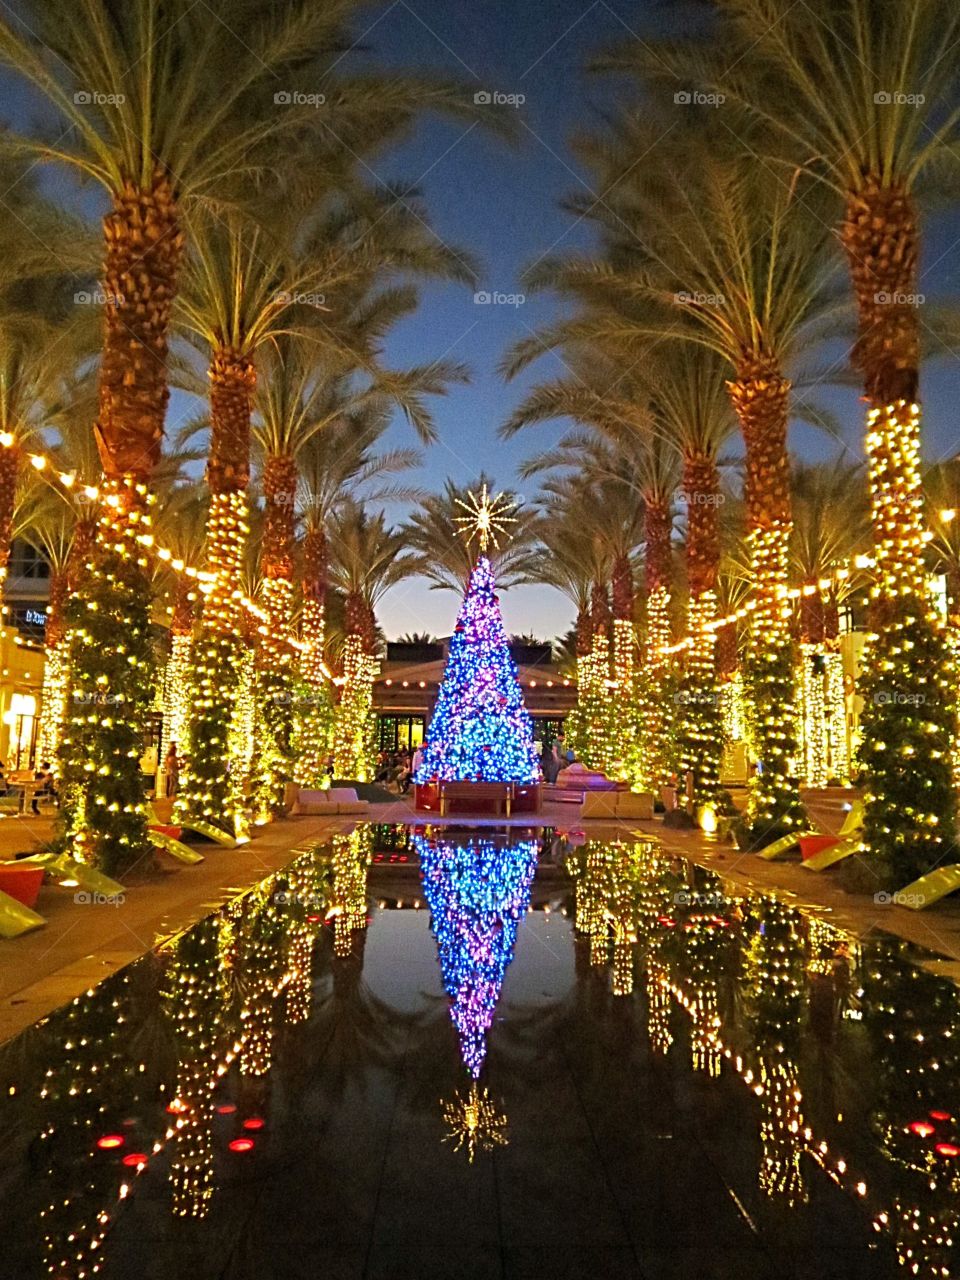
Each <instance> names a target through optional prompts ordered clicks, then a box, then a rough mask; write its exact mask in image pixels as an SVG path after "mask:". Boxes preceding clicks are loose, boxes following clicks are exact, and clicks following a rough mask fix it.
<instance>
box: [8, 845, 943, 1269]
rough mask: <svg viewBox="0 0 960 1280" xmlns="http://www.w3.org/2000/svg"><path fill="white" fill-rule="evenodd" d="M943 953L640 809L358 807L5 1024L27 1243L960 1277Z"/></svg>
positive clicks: (13, 1196) (137, 1260) (22, 1236)
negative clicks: (647, 817) (741, 883)
mask: <svg viewBox="0 0 960 1280" xmlns="http://www.w3.org/2000/svg"><path fill="white" fill-rule="evenodd" d="M223 856H229V855H228V854H224V855H223ZM931 960H932V958H931V957H930V956H929V955H927V954H926V953H923V952H921V951H919V950H918V949H917V948H915V947H912V946H911V945H910V944H907V943H905V942H901V941H899V940H896V939H893V938H891V937H889V936H887V935H884V934H876V935H872V936H870V937H868V938H866V939H863V940H860V941H858V940H856V939H854V938H851V937H849V936H848V935H847V934H845V933H844V932H843V931H842V930H839V929H837V928H836V927H834V926H833V925H832V924H831V923H830V920H829V915H828V914H824V913H813V912H803V911H799V910H796V909H794V908H792V907H790V906H789V905H786V904H784V903H783V902H781V901H778V900H777V899H775V898H773V897H770V896H767V895H759V894H749V893H746V892H745V891H744V890H742V889H740V888H733V887H731V886H729V885H727V884H725V883H724V882H723V881H721V880H720V879H719V878H718V877H717V876H716V875H714V874H713V873H710V872H707V871H705V870H703V869H701V868H696V867H694V866H692V865H691V864H688V863H686V862H684V861H682V860H679V859H675V858H670V857H667V856H664V855H663V854H662V852H661V851H660V850H659V849H658V847H657V846H655V845H654V844H652V843H651V842H649V841H646V840H642V841H633V840H631V841H627V842H613V843H610V842H597V841H588V842H586V843H582V844H580V845H577V846H571V845H570V844H569V843H568V842H567V841H566V840H564V839H562V838H560V837H558V836H557V835H556V834H555V833H553V832H545V833H539V832H528V833H525V832H522V831H517V830H513V831H510V832H507V831H504V832H502V833H501V834H500V835H497V834H496V833H494V832H491V831H490V830H489V829H488V830H475V831H470V830H468V829H464V830H461V831H459V832H454V831H451V830H450V829H446V830H443V831H440V830H435V831H434V832H433V833H431V832H430V830H429V829H421V830H419V831H411V830H408V829H406V828H394V827H376V826H365V827H361V828H358V829H357V831H356V832H354V833H353V834H352V835H349V836H346V835H345V836H337V837H334V839H333V841H332V843H331V844H329V845H326V846H321V847H319V848H317V849H315V850H311V851H309V852H307V853H304V854H302V855H299V856H297V857H296V858H295V859H294V860H293V861H292V863H291V865H290V866H289V867H288V868H287V869H286V870H285V871H284V872H281V873H279V874H277V875H273V876H271V877H269V878H268V879H267V880H265V881H264V882H263V884H261V885H259V886H257V887H256V888H255V889H254V890H253V891H251V892H250V893H248V894H246V895H244V896H243V897H241V898H238V899H237V900H236V901H235V902H233V903H232V904H230V905H229V906H227V907H225V908H224V909H223V910H221V911H219V912H217V913H215V914H213V915H211V916H209V917H208V918H207V919H205V920H203V921H201V922H200V923H199V924H198V925H196V926H195V927H194V928H192V929H191V930H189V931H188V932H186V933H184V934H183V935H181V936H180V937H179V938H177V939H174V940H173V941H172V942H171V943H170V944H168V945H167V946H165V947H163V948H161V949H160V950H158V951H157V952H155V953H153V954H150V955H147V956H145V957H144V958H143V959H142V960H140V961H139V962H137V963H136V964H134V965H131V966H130V967H129V968H127V969H126V970H124V971H123V972H121V973H119V974H117V975H114V976H113V977H112V978H110V979H108V980H106V981H105V982H103V983H102V984H101V985H99V986H98V987H96V988H94V989H93V990H91V991H90V992H88V993H87V994H86V995H84V996H82V997H81V998H80V999H78V1000H77V1001H75V1002H74V1003H73V1004H72V1005H70V1006H68V1007H67V1008H66V1009H64V1010H61V1011H59V1012H58V1013H56V1014H55V1015H53V1016H52V1017H50V1018H48V1019H46V1020H44V1021H43V1022H42V1023H40V1024H38V1025H37V1026H36V1027H34V1028H32V1029H31V1030H30V1031H28V1032H27V1033H26V1034H24V1035H22V1036H20V1037H19V1038H17V1039H16V1040H13V1041H11V1042H9V1043H8V1044H7V1045H5V1046H3V1048H2V1050H0V1090H2V1095H0V1109H2V1110H0V1137H2V1146H0V1221H2V1222H3V1223H4V1224H5V1226H6V1228H7V1229H6V1230H5V1231H4V1243H3V1253H2V1257H0V1276H3V1277H4V1280H6V1278H7V1277H10V1280H33V1278H34V1277H42V1276H47V1277H51V1276H52V1277H56V1278H58V1280H85V1278H86V1277H88V1276H94V1275H96V1276H100V1277H107V1280H154V1278H156V1280H161V1278H162V1280H170V1278H171V1277H181V1276H182V1277H185V1278H189V1280H241V1278H242V1280H248V1278H249V1280H254V1277H255V1278H256V1280H274V1278H276V1280H281V1278H282V1280H300V1277H304V1278H306V1277H310V1278H311V1280H313V1278H314V1277H330V1278H331V1280H337V1278H339V1277H344V1278H350V1280H352V1278H354V1277H357V1278H359V1277H377V1278H378V1280H379V1278H384V1280H394V1278H397V1280H399V1278H401V1277H407V1276H410V1277H417V1278H430V1277H458V1278H460V1277H462V1278H464V1280H470V1278H472V1277H477V1278H478V1280H487V1277H500V1276H509V1277H527V1276H529V1277H549V1276H556V1277H567V1276H591V1277H592V1276H604V1277H605V1276H616V1277H632V1276H638V1277H640V1276H642V1277H650V1278H652V1280H659V1278H661V1277H663V1278H667V1277H670V1278H672V1277H681V1276H682V1277H686V1278H699V1277H716V1278H717V1280H724V1278H725V1277H736V1278H737V1280H741V1277H744V1276H750V1277H777V1278H778V1280H782V1277H787V1276H796V1277H804V1278H806V1277H810V1278H811V1280H813V1278H814V1277H817V1278H821V1277H834V1276H835V1277H838V1280H839V1278H840V1277H843V1278H844V1280H848V1278H853V1280H855V1278H856V1277H861V1276H863V1277H886V1276H895V1275H898V1274H905V1275H920V1276H938V1277H948V1276H952V1275H955V1274H956V1272H957V1268H958V1265H960V1264H958V1263H957V1261H956V1247H955V1245H954V1241H953V1231H954V1226H955V1221H956V1215H957V1205H958V1196H957V1192H958V1189H960V1135H958V1132H957V1127H956V1125H955V1122H954V1119H953V1117H954V1115H955V1114H956V1113H957V1106H958V1105H960V1099H958V1084H960V1061H958V1053H957V1031H956V1029H957V1026H958V1017H957V1015H958V1012H960V1006H958V999H957V988H956V987H955V986H954V984H953V983H952V982H950V981H949V980H948V979H947V978H945V977H943V976H940V975H938V974H937V973H935V972H933V971H932V969H931V968H930V967H928V966H929V965H930V963H931ZM955 1144H956V1145H955Z"/></svg>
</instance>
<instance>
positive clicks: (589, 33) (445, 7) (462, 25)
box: [3, 0, 960, 638]
mask: <svg viewBox="0 0 960 1280" xmlns="http://www.w3.org/2000/svg"><path fill="white" fill-rule="evenodd" d="M677 14H678V9H677V6H676V5H674V4H673V3H672V2H671V3H665V4H659V3H656V2H655V0H648V2H647V3H641V2H638V0H594V2H593V3H585V0H535V3H529V2H528V3H527V4H526V5H523V4H518V3H517V0H476V2H468V0H415V3H409V2H408V0H392V2H389V3H385V4H382V5H380V6H378V7H373V8H371V9H370V10H368V11H367V12H366V14H365V20H364V21H361V24H360V27H359V29H358V33H357V34H358V37H359V38H358V48H357V50H356V52H355V53H354V54H352V55H351V57H352V58H356V60H357V63H358V64H359V65H363V64H367V63H370V62H372V63H381V64H382V63H387V64H390V65H396V66H403V67H410V68H414V69H416V68H420V69H423V70H426V71H435V72H439V73H443V74H444V75H449V76H453V77H457V78H460V79H462V81H463V82H464V85H465V86H466V87H467V88H468V89H469V90H472V91H474V92H477V91H488V92H493V91H499V92H500V93H503V94H507V95H515V96H517V97H518V98H519V97H520V96H521V95H522V98H523V101H522V103H520V104H519V105H517V106H516V108H515V110H516V112H517V117H518V121H519V130H518V132H519V142H518V143H517V145H510V144H507V143H503V142H501V141H499V140H498V139H497V138H495V137H493V136H491V135H490V134H489V133H487V132H485V131H484V130H483V129H482V128H481V127H480V126H479V125H465V124H451V123H448V122H444V121H440V120H437V119H426V120H424V121H422V122H421V125H420V127H419V128H418V130H417V132H416V135H415V136H414V137H413V138H411V139H410V140H409V141H407V142H405V143H404V144H403V145H402V146H400V147H398V148H396V149H394V150H393V151H392V152H391V153H390V154H389V155H388V156H385V157H384V158H383V159H382V161H380V162H378V164H377V166H376V173H374V172H372V171H371V173H370V174H369V176H370V178H371V180H373V179H374V178H378V179H383V180H390V179H401V178H402V179H405V180H407V181H410V182H413V183H415V184H417V185H419V186H420V188H421V189H422V192H423V196H424V199H425V201H426V204H427V206H428V208H429V210H430V214H431V217H432V221H433V225H434V227H435V229H436V230H437V232H438V234H440V235H441V236H442V237H443V239H444V240H445V241H446V242H447V243H448V244H449V245H451V246H462V247H463V248H464V249H466V250H469V251H470V253H471V254H472V255H473V256H474V257H475V258H478V259H479V260H480V262H481V263H482V278H481V281H480V289H481V290H482V291H484V292H485V293H487V294H490V295H501V296H503V297H509V296H511V295H513V298H514V300H513V302H508V301H500V302H493V303H488V304H486V305H481V304H477V303H476V302H475V301H474V296H473V291H472V290H471V289H468V288H466V287H463V286H452V285H451V286H427V287H425V288H424V289H423V303H422V306H421V307H420V309H419V311H418V312H417V313H416V314H415V315H414V316H412V317H410V318H408V319H407V320H405V321H403V322H402V323H401V324H400V325H398V326H397V327H396V329H395V330H394V331H393V332H392V333H391V335H390V338H389V340H388V342H387V360H388V363H390V364H392V365H393V366H394V367H403V366H404V365H407V364H421V363H425V362H427V361H429V360H431V359H435V358H440V357H444V356H446V357H449V358H452V359H455V360H458V361H462V362H464V363H466V364H467V365H468V366H469V367H470V369H471V370H472V374H473V380H472V382H471V383H470V385H468V386H465V387H455V388H454V389H453V390H452V391H451V393H450V394H449V395H448V396H446V397H445V398H440V399H436V400H434V401H433V408H434V413H435V417H436V420H437V425H438V429H439V434H440V439H439V441H438V443H436V444H435V445H433V446H432V447H431V448H430V449H429V450H428V451H427V453H426V455H425V458H424V463H423V466H422V467H421V468H420V469H419V471H417V472H415V473H412V479H413V481H414V482H415V483H416V484H418V485H420V486H422V487H423V488H425V489H431V490H432V489H439V488H440V487H441V486H442V484H443V481H444V479H445V478H446V477H447V476H450V477H452V478H453V479H454V480H456V481H457V482H458V483H467V482H469V481H471V480H473V479H475V478H476V476H477V475H478V473H479V472H480V470H481V469H484V470H486V471H487V472H488V473H489V474H491V475H492V476H493V478H494V480H495V482H496V484H497V485H498V486H502V487H513V486H516V485H517V484H518V481H517V476H516V467H517V465H518V463H519V462H521V461H522V460H523V459H525V458H527V457H529V456H530V455H532V454H534V453H536V452H538V451H539V450H540V449H541V448H544V447H546V446H548V445H549V444H550V443H551V441H553V440H555V439H557V438H558V437H559V436H560V435H561V434H562V432H563V430H564V424H562V423H554V424H547V425H544V426H541V427H537V428H533V429H531V430H529V431H527V432H524V433H521V434H520V435H519V436H517V437H515V438H514V439H513V440H511V441H509V442H506V443H504V442H502V441H501V440H499V439H498V436H497V429H498V427H499V426H500V424H501V423H502V422H503V421H504V420H505V419H506V418H507V417H508V416H509V415H510V412H511V411H512V409H513V407H514V406H515V405H516V404H517V402H518V401H519V400H520V399H521V398H522V397H523V395H524V393H525V391H526V390H527V389H528V388H529V386H530V385H531V384H532V383H534V382H538V381H541V380H543V379H546V378H549V377H551V376H553V375H555V374H556V373H557V372H558V371H559V370H560V368H561V366H560V364H559V362H558V361H557V359H556V358H555V357H553V356H545V357H544V358H543V359H542V360H541V361H539V362H538V363H537V364H536V365H535V366H534V367H533V368H532V369H531V370H530V371H529V372H528V373H527V374H526V375H525V376H524V377H521V378H518V379H517V380H516V381H515V382H513V383H511V384H505V383H504V382H503V380H502V379H501V378H500V376H499V375H498V373H497V365H498V363H499V362H500V360H501V359H502V357H503V355H504V353H505V352H506V351H507V350H508V348H509V347H510V346H511V345H512V344H513V343H514V342H516V341H517V340H518V339H520V338H523V337H525V336H528V335H529V334H530V333H532V332H534V331H536V330H537V329H539V328H540V327H541V326H542V325H544V324H545V323H546V322H548V321H549V320H550V319H551V318H552V317H553V316H555V315H556V312H557V306H558V304H557V301H556V299H554V298H553V297H551V296H550V295H541V296H536V295H534V296H528V297H527V298H526V299H525V300H524V301H523V302H520V301H519V299H517V298H516V295H519V294H521V293H522V285H521V282H520V275H521V272H522V271H523V269H524V268H525V267H527V266H529V265H531V264H532V263H534V262H535V261H536V260H537V259H538V258H540V257H541V256H544V255H546V254H549V253H552V252H556V251H562V250H564V249H575V248H584V247H587V246H589V245H590V243H591V235H592V233H591V229H590V227H589V225H588V223H587V222H586V221H580V222H577V220H576V219H574V218H573V217H572V216H570V215H568V214H567V213H565V212H564V211H563V210H562V209H561V207H560V201H561V199H562V198H563V197H564V196H565V195H567V194H569V193H572V192H576V191H580V192H583V191H586V190H589V187H588V186H587V183H586V180H585V175H584V174H583V173H582V171H581V170H580V169H579V167H578V165H577V163H576V161H575V159H574V158H573V156H572V154H571V153H570V150H569V145H568V143H569V139H570V137H571V135H572V134H574V133H575V132H576V131H577V130H578V129H584V128H589V127H590V126H591V124H592V123H594V122H599V115H600V112H601V111H602V110H603V109H604V108H605V107H609V106H610V105H611V104H612V103H613V101H614V100H615V97H616V92H617V86H616V85H614V84H611V83H609V82H607V81H605V80H604V79H602V78H600V77H595V76H591V75H588V74H587V73H586V71H585V65H586V63H587V61H588V59H589V57H590V56H591V54H592V53H594V52H595V51H597V50H598V49H600V48H602V47H604V46H605V45H608V44H610V43H611V42H614V41H617V40H620V39H623V38H627V37H628V36H629V35H630V34H631V32H632V33H635V34H636V35H638V36H641V37H642V36H644V35H649V34H663V33H664V31H665V30H666V26H667V24H668V22H670V21H676V18H677ZM4 80H5V83H6V88H5V91H4V94H3V100H4V103H5V115H6V118H7V119H8V120H10V121H11V122H12V123H14V124H15V125H19V126H21V127H22V126H23V124H24V123H25V122H26V120H27V119H28V117H31V116H33V115H35V109H34V108H33V107H32V106H31V105H30V104H29V101H28V98H27V96H26V95H25V93H24V92H23V91H22V89H21V88H20V87H19V86H11V85H9V82H7V81H6V78H4ZM667 109H668V110H675V111H678V112H679V111H682V110H684V108H683V107H674V106H673V104H672V103H669V104H668V108H667ZM663 145H665V146H669V139H666V140H665V142H664V144H663ZM45 185H48V186H49V187H50V188H51V189H52V190H54V191H55V192H57V193H58V194H60V195H63V194H65V193H66V191H67V190H68V189H69V188H68V187H67V185H66V183H65V182H64V179H63V178H62V177H60V176H57V175H56V173H55V171H50V172H49V173H48V175H47V176H46V177H45ZM593 194H594V195H595V196H599V195H600V194H602V193H596V192H594V193H593ZM101 200H102V196H101V194H100V192H99V191H98V190H96V189H88V191H87V193H86V194H84V195H82V196H81V197H80V203H81V204H82V206H83V207H85V208H86V209H87V211H88V212H90V213H91V214H93V213H96V212H97V211H98V209H99V208H100V207H101V205H100V201H101ZM925 231H926V239H925V243H924V276H923V279H922V281H921V286H922V287H923V288H924V290H925V293H926V296H927V298H928V299H931V298H933V297H934V296H937V295H940V296H942V295H943V294H945V293H949V292H955V291H956V286H957V249H956V246H957V243H958V236H960V221H958V219H957V217H956V215H953V217H952V218H951V219H950V220H949V221H947V222H945V223H942V224H936V223H935V224H934V225H933V226H930V225H928V226H927V227H926V228H925ZM934 279H935V280H936V284H935V285H934V283H933V282H934ZM928 350H929V351H931V352H933V351H939V353H940V355H941V357H942V359H940V360H939V361H937V362H935V363H931V364H928V366H927V367H926V369H925V371H924V382H923V386H924V395H925V403H926V427H925V433H926V437H925V451H926V455H927V457H928V459H930V460H937V459H940V458H943V457H946V456H951V455H952V454H953V453H955V452H956V449H957V445H956V435H957V433H956V426H955V421H954V418H955V413H954V399H955V395H954V391H953V388H954V387H955V385H956V363H955V356H954V355H953V354H952V353H950V352H949V351H947V349H946V348H945V347H944V346H943V344H942V343H940V342H939V341H938V340H934V339H931V341H930V343H929V344H928ZM832 354H833V355H834V356H835V358H836V359H837V360H838V361H839V362H840V363H842V348H841V347H838V348H837V350H836V352H834V353H832ZM818 363H822V362H818ZM814 398H816V399H820V400H821V401H822V402H824V403H827V404H829V405H830V407H831V408H832V409H833V410H834V412H835V413H836V414H838V415H839V416H840V418H841V419H842V422H843V441H837V440H833V439H831V438H830V437H828V436H825V435H824V434H823V433H820V432H817V431H815V430H814V429H813V428H810V427H806V426H796V427H795V428H794V430H793V434H792V437H791V446H792V448H793V449H794V450H795V451H796V452H797V453H799V454H800V455H802V456H803V457H805V458H809V459H818V458H819V459H830V458H836V457H838V456H840V455H841V454H842V453H843V452H844V448H846V450H847V454H846V456H847V457H848V459H850V460H852V459H854V458H859V457H860V456H861V452H862V451H861V443H860V437H861V431H862V427H861V421H862V419H861V413H860V406H859V404H858V402H857V398H856V395H855V394H854V393H853V392H840V391H837V390H836V389H829V388H828V389H821V390H818V392H817V393H816V396H815V397H814ZM196 408H197V406H196V405H195V404H193V403H191V402H189V401H188V400H187V398H186V397H184V396H182V395H177V394H176V393H175V394H174V396H173V399H172V402H171V409H170V415H169V419H168V435H169V436H171V437H172V436H173V435H175V433H176V430H177V428H178V427H179V426H180V425H181V423H182V422H183V421H185V420H186V419H187V418H189V417H191V416H192V415H193V414H194V413H195V411H196ZM415 443H416V441H415V439H414V436H413V433H412V431H411V430H410V429H409V428H408V427H407V426H406V425H405V424H403V423H402V422H398V423H397V424H395V426H394V427H393V428H392V429H391V431H390V433H389V435H388V437H387V439H386V445H388V446H391V447H393V446H410V445H413V444H415ZM734 452H736V450H734ZM519 487H520V491H521V492H523V491H524V489H526V491H527V492H528V494H530V493H532V492H533V487H531V486H529V485H527V486H524V485H522V484H521V485H520V486H519ZM390 514H391V516H393V517H394V518H396V519H397V520H400V519H402V518H403V516H404V514H405V512H404V510H403V509H402V508H400V507H397V508H395V509H392V510H391V512H390ZM503 604H504V612H505V615H506V621H507V626H508V628H510V629H511V630H513V631H515V632H520V631H523V632H531V631H532V632H534V633H536V634H537V635H540V636H542V637H545V638H552V637H553V636H556V635H559V634H561V633H563V632H564V631H565V630H566V629H567V628H568V627H569V626H570V625H571V623H572V610H571V607H570V605H569V604H568V603H567V601H566V600H565V599H564V598H563V597H562V596H561V595H560V594H559V593H557V592H555V591H553V590H552V589H550V588H547V587H525V588H515V589H513V590H511V591H509V592H505V593H504V594H503ZM457 607H458V601H457V599H456V598H455V597H454V595H453V594H452V593H451V592H448V591H436V590H431V589H430V587H429V585H428V584H427V583H426V582H425V581H423V580H422V579H414V580H410V581H407V582H404V583H403V584H401V585H400V586H398V587H396V588H394V589H393V590H392V591H391V592H390V593H389V594H388V595H387V596H386V597H385V599H384V600H383V602H382V604H381V606H380V610H379V618H380V622H381V624H382V626H383V629H384V631H385V633H386V635H387V636H388V638H395V637H396V636H398V635H400V634H402V633H404V632H409V631H425V630H426V631H430V632H433V633H435V634H441V635H444V634H448V633H449V631H450V630H451V628H452V626H453V623H454V620H455V617H456V611H457Z"/></svg>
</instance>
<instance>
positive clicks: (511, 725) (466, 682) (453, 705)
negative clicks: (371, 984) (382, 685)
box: [416, 487, 540, 783]
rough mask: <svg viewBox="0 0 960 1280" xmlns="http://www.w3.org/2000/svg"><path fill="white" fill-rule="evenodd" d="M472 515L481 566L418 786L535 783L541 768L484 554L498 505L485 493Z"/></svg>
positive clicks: (463, 612) (454, 643) (463, 613)
mask: <svg viewBox="0 0 960 1280" xmlns="http://www.w3.org/2000/svg"><path fill="white" fill-rule="evenodd" d="M468 509H470V508H468ZM470 510H471V511H472V514H471V515H470V516H469V517H464V521H465V522H467V523H470V524H471V525H472V526H473V528H474V529H475V530H476V531H478V532H479V534H480V558H479V559H478V560H477V563H476V565H475V566H474V569H473V572H472V573H471V574H470V581H469V583H468V585H467V592H466V595H465V596H464V598H463V604H462V605H461V607H460V614H459V617H458V618H457V625H456V628H455V629H454V634H453V637H452V639H451V641H450V652H449V655H448V657H447V666H446V670H445V671H444V673H443V683H442V684H441V686H440V694H439V697H438V698H437V705H436V709H435V710H434V713H433V718H432V720H431V721H430V728H429V730H428V732H427V740H426V743H425V746H424V753H423V764H422V766H421V768H420V770H419V771H418V773H417V775H416V781H417V782H430V781H432V780H433V779H435V778H439V779H443V780H445V781H457V782H467V781H480V782H526V783H530V782H536V781H538V780H539V778H540V761H539V759H538V758H537V753H536V751H535V750H534V746H533V727H532V724H531V721H530V716H529V714H528V713H527V709H526V707H525V706H524V705H523V694H522V692H521V690H520V682H519V680H518V679H517V668H516V664H515V663H514V661H513V659H512V658H511V656H510V647H509V643H508V640H507V633H506V631H505V630H504V626H503V617H502V615H501V613H500V602H499V599H498V597H497V594H496V583H495V581H494V575H493V566H492V565H491V563H490V560H489V559H488V558H487V556H486V554H485V552H486V549H487V543H488V541H489V540H490V539H491V536H492V533H493V530H494V528H495V527H496V525H497V523H498V521H501V520H503V519H504V517H503V515H502V513H501V509H500V508H498V506H497V504H496V502H494V503H492V504H491V503H490V502H489V501H488V499H487V492H486V488H485V487H484V491H483V496H482V499H481V502H480V503H479V504H477V505H476V506H475V507H474V508H472V509H470Z"/></svg>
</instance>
